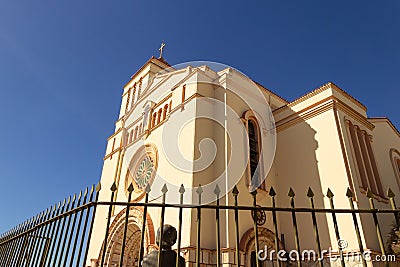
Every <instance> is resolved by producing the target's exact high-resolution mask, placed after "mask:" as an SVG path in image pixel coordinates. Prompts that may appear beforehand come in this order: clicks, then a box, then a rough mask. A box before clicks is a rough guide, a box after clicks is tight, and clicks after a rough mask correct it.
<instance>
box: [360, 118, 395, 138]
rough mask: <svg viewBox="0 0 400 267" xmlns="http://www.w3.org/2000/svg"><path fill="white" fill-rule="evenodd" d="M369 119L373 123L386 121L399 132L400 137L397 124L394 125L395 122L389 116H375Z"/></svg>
mask: <svg viewBox="0 0 400 267" xmlns="http://www.w3.org/2000/svg"><path fill="white" fill-rule="evenodd" d="M368 121H370V122H372V123H377V122H386V123H387V124H389V126H390V127H391V128H392V129H393V131H394V132H395V133H396V134H397V136H398V137H400V131H399V130H398V129H397V128H396V126H394V124H393V123H392V122H391V121H390V119H389V118H388V117H373V118H368Z"/></svg>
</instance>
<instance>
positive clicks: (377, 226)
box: [367, 188, 389, 266]
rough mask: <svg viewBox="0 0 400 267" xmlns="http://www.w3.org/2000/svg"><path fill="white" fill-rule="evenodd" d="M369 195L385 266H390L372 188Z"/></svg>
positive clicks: (368, 191) (368, 192)
mask: <svg viewBox="0 0 400 267" xmlns="http://www.w3.org/2000/svg"><path fill="white" fill-rule="evenodd" d="M367 197H368V200H369V207H370V210H371V213H372V218H373V219H374V223H375V228H376V235H377V236H378V241H379V246H380V248H381V252H382V256H384V257H385V261H384V262H385V266H389V263H388V261H386V250H385V244H384V242H383V237H382V232H381V228H380V226H379V221H378V216H377V215H376V208H375V204H374V195H373V194H372V192H371V190H369V188H368V189H367Z"/></svg>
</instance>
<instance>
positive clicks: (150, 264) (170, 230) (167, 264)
mask: <svg viewBox="0 0 400 267" xmlns="http://www.w3.org/2000/svg"><path fill="white" fill-rule="evenodd" d="M162 235H163V242H162V245H160V239H161V233H160V228H159V229H158V231H157V237H156V242H157V245H158V246H159V247H161V251H162V252H161V253H162V258H161V266H160V267H175V266H176V252H175V251H173V250H172V246H173V245H174V244H175V242H176V236H177V233H176V229H175V227H173V226H172V225H169V224H165V225H164V227H163V233H162ZM142 266H143V267H157V266H158V250H154V251H152V252H150V253H149V254H147V255H146V256H145V257H144V258H143V262H142ZM178 266H179V267H184V266H185V259H184V258H183V257H182V256H179V265H178Z"/></svg>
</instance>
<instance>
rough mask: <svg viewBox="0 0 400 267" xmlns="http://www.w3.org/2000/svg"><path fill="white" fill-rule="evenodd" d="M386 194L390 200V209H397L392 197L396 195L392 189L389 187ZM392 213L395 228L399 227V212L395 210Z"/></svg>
mask: <svg viewBox="0 0 400 267" xmlns="http://www.w3.org/2000/svg"><path fill="white" fill-rule="evenodd" d="M387 195H388V198H389V200H390V205H391V206H392V210H394V211H395V210H397V207H396V202H395V201H394V198H395V196H396V195H395V194H394V193H393V191H392V189H390V188H389V190H388V193H387ZM393 215H394V219H395V221H396V228H397V229H399V226H400V222H399V219H400V218H399V214H398V212H397V211H395V212H393Z"/></svg>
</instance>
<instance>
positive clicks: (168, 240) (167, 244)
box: [156, 224, 177, 249]
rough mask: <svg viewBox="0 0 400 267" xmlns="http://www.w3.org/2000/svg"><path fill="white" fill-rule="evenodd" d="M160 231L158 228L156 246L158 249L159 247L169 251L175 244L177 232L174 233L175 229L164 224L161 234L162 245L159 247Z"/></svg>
mask: <svg viewBox="0 0 400 267" xmlns="http://www.w3.org/2000/svg"><path fill="white" fill-rule="evenodd" d="M160 230H161V229H160V228H158V231H157V237H156V242H157V245H158V246H159V247H161V248H162V249H171V247H172V246H173V245H174V244H175V242H176V236H177V232H176V229H175V227H173V226H172V225H169V224H164V227H163V233H162V237H163V241H162V245H160V239H161V233H160Z"/></svg>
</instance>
